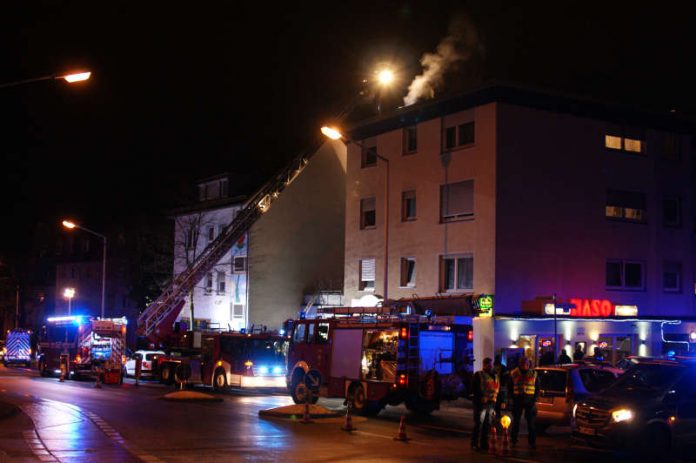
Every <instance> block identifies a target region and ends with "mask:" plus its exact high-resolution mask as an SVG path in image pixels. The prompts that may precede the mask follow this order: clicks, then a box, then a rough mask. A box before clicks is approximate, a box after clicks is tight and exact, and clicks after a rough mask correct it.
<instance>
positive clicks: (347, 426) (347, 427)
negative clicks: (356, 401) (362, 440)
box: [341, 402, 358, 432]
mask: <svg viewBox="0 0 696 463" xmlns="http://www.w3.org/2000/svg"><path fill="white" fill-rule="evenodd" d="M350 410H351V402H348V408H346V419H345V421H344V422H343V426H341V429H342V430H343V431H349V432H350V431H355V430H357V429H358V428H356V427H354V426H353V417H352V416H351V413H350Z"/></svg>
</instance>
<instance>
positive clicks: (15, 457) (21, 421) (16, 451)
mask: <svg viewBox="0 0 696 463" xmlns="http://www.w3.org/2000/svg"><path fill="white" fill-rule="evenodd" d="M25 432H32V433H33V432H34V424H33V423H32V421H31V419H30V418H29V417H28V416H27V415H26V414H25V413H24V412H22V411H21V410H20V409H19V408H18V407H17V406H15V405H13V404H9V403H6V402H0V463H6V462H19V463H23V462H32V463H34V462H37V461H41V460H39V458H38V457H37V456H35V455H34V452H32V450H31V447H30V446H29V442H27V440H26V439H25V435H24V433H25Z"/></svg>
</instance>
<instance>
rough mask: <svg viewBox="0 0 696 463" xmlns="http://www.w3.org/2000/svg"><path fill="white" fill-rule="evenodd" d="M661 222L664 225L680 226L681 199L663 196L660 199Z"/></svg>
mask: <svg viewBox="0 0 696 463" xmlns="http://www.w3.org/2000/svg"><path fill="white" fill-rule="evenodd" d="M662 223H663V224H664V226H665V227H680V226H681V200H680V199H679V198H665V199H664V200H663V201H662Z"/></svg>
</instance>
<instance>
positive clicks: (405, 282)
mask: <svg viewBox="0 0 696 463" xmlns="http://www.w3.org/2000/svg"><path fill="white" fill-rule="evenodd" d="M399 286H401V287H402V288H415V286H416V259H415V258H414V257H402V258H401V283H400V284H399Z"/></svg>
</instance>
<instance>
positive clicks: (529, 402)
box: [509, 357, 539, 449]
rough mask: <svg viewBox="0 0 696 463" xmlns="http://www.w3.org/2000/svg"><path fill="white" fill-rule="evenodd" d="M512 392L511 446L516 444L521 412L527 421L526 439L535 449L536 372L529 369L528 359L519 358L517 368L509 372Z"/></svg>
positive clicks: (537, 389)
mask: <svg viewBox="0 0 696 463" xmlns="http://www.w3.org/2000/svg"><path fill="white" fill-rule="evenodd" d="M509 390H510V391H511V392H512V431H511V433H510V434H511V435H510V440H511V441H512V445H515V444H517V435H518V434H519V432H520V419H521V418H522V412H524V417H525V419H526V420H527V433H528V435H527V439H528V441H529V446H530V447H531V448H532V449H535V448H536V427H535V426H536V425H535V419H536V414H537V410H536V399H537V396H538V395H539V384H538V378H537V374H536V371H534V369H532V368H530V362H529V359H528V358H526V357H522V358H520V363H519V366H518V367H517V368H515V369H514V370H512V371H511V372H510V386H509Z"/></svg>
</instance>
